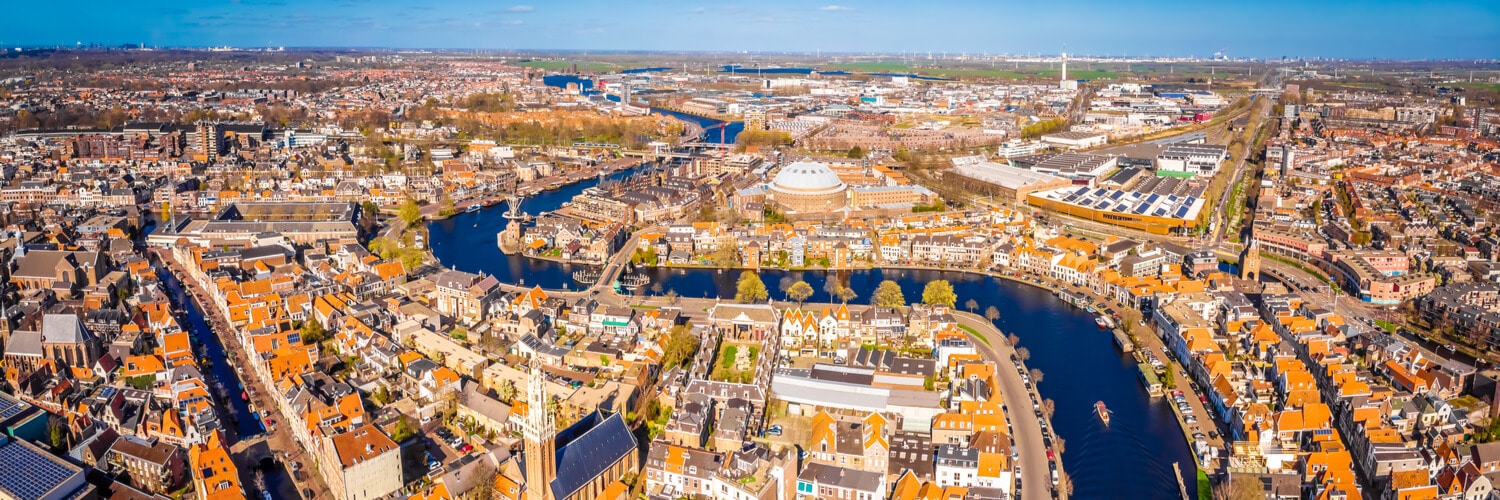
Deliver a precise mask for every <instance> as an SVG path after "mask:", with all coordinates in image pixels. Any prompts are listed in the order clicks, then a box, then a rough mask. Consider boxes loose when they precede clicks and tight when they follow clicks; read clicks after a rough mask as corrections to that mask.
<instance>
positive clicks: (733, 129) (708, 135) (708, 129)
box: [651, 108, 745, 144]
mask: <svg viewBox="0 0 1500 500" xmlns="http://www.w3.org/2000/svg"><path fill="white" fill-rule="evenodd" d="M651 113H652V114H662V115H667V116H670V117H672V118H676V119H678V120H682V121H685V122H692V123H695V124H697V125H698V126H699V127H703V131H704V132H703V134H704V137H703V140H704V142H707V143H710V144H734V139H735V138H736V137H739V135H740V132H743V131H744V130H745V122H728V123H729V125H727V126H725V127H724V130H723V133H722V134H721V133H720V130H719V126H720V125H721V124H723V123H725V122H724V121H722V120H715V119H713V118H704V117H701V116H693V115H690V114H687V113H678V112H676V111H672V110H669V109H661V108H651Z"/></svg>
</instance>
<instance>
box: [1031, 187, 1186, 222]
mask: <svg viewBox="0 0 1500 500" xmlns="http://www.w3.org/2000/svg"><path fill="white" fill-rule="evenodd" d="M1171 180H1172V181H1174V182H1169V183H1166V184H1165V185H1157V186H1155V187H1157V188H1158V189H1153V190H1139V191H1137V190H1132V191H1121V190H1117V189H1107V188H1088V187H1080V188H1065V189H1059V190H1056V191H1052V192H1048V193H1044V194H1042V196H1046V197H1048V198H1051V199H1054V200H1059V201H1062V202H1064V203H1069V204H1072V205H1077V206H1080V207H1087V208H1091V209H1094V210H1099V211H1106V212H1115V213H1122V214H1132V215H1150V216H1154V217H1171V218H1176V219H1184V218H1190V217H1189V216H1191V215H1196V212H1195V211H1194V210H1193V209H1194V206H1195V205H1199V204H1201V203H1200V200H1199V199H1198V197H1197V196H1192V195H1188V194H1187V193H1185V192H1179V193H1176V194H1173V191H1177V189H1176V188H1178V187H1180V184H1179V183H1178V182H1175V181H1177V179H1171ZM1162 188H1166V189H1165V191H1166V192H1162V191H1161V189H1162ZM1178 194H1182V196H1178Z"/></svg>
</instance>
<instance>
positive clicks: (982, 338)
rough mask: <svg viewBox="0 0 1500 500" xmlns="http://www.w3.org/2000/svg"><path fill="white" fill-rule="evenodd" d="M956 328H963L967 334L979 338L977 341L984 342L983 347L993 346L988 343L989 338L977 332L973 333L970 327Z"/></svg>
mask: <svg viewBox="0 0 1500 500" xmlns="http://www.w3.org/2000/svg"><path fill="white" fill-rule="evenodd" d="M958 327H959V328H963V329H964V331H966V332H969V333H971V334H973V335H974V336H975V337H979V340H981V341H983V342H984V345H994V344H991V343H990V338H989V337H986V336H984V334H982V333H979V332H978V331H975V330H974V329H973V328H972V327H970V326H969V325H958Z"/></svg>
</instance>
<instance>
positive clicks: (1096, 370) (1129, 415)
mask: <svg viewBox="0 0 1500 500" xmlns="http://www.w3.org/2000/svg"><path fill="white" fill-rule="evenodd" d="M591 182H592V181H591ZM585 184H587V183H585ZM583 187H587V186H583ZM575 189H576V190H581V189H582V187H575ZM565 192H576V191H573V190H568V189H564V190H559V191H554V192H550V193H543V195H541V196H538V197H536V198H532V199H528V200H527V201H526V202H525V203H524V204H523V207H524V208H526V210H527V211H528V212H529V213H535V211H536V210H549V209H554V208H555V207H556V206H559V205H561V203H562V202H563V201H566V199H567V198H571V195H567V196H566V198H562V196H563V195H564V194H565ZM504 223H505V219H503V218H502V217H500V210H493V209H492V210H485V211H481V212H479V213H475V214H461V215H459V216H456V217H454V218H452V219H449V220H446V221H439V222H433V223H431V224H429V225H428V228H429V230H430V232H431V241H432V243H433V250H434V253H435V254H436V255H437V256H438V258H440V259H442V262H443V264H444V265H447V266H453V267H456V268H458V269H460V270H464V271H469V272H480V271H483V272H485V273H488V274H492V275H495V276H496V277H497V278H498V279H500V280H501V281H502V282H507V283H525V284H526V285H540V286H542V287H543V288H547V289H553V290H562V289H564V288H565V287H566V288H567V289H577V288H578V285H576V284H574V283H572V279H571V273H572V271H573V270H575V269H579V268H581V267H582V266H569V265H565V264H558V263H554V262H547V261H540V260H536V259H528V258H524V257H519V256H506V255H503V254H501V253H500V251H499V249H498V248H496V246H495V233H496V232H499V231H501V230H502V229H503V228H504ZM642 271H643V272H645V273H646V274H647V275H648V276H650V277H651V279H652V285H651V286H650V287H648V288H647V289H645V290H643V291H644V292H645V293H650V294H654V295H661V294H665V293H667V292H675V293H676V294H677V295H679V296H682V297H702V298H712V297H723V298H725V299H729V298H732V297H733V296H734V293H735V281H736V280H737V279H738V277H739V275H740V273H741V271H738V270H725V271H722V272H720V271H718V270H713V269H667V268H652V269H643V270H642ZM760 276H761V279H762V281H764V282H765V283H766V287H767V288H768V289H769V290H770V293H771V297H772V298H773V299H777V300H782V299H784V298H785V292H784V291H783V290H784V289H785V287H786V286H789V285H790V284H791V283H793V282H796V281H798V280H802V281H806V282H807V283H808V284H809V285H811V286H812V288H813V290H815V293H814V295H813V297H812V298H811V299H809V301H810V302H830V301H833V299H832V298H831V297H830V295H829V293H828V292H827V291H825V290H824V287H825V284H826V283H827V281H828V280H829V279H836V280H839V281H841V282H844V283H846V285H847V286H849V287H850V288H852V289H853V290H854V291H855V292H857V293H858V294H859V297H858V298H856V299H854V302H856V303H868V301H869V298H870V295H871V294H872V293H873V292H874V290H875V288H876V286H878V285H879V283H880V282H881V281H883V280H886V279H890V280H894V281H895V282H896V283H897V284H899V285H901V288H902V290H903V291H904V292H905V294H906V298H907V300H909V301H913V302H915V301H920V300H921V294H922V289H923V287H924V286H926V284H927V283H928V282H930V281H932V280H937V279H946V280H948V281H949V282H951V283H952V284H953V287H954V291H955V292H956V293H957V295H958V303H959V305H960V307H962V306H963V304H964V303H965V302H967V301H968V300H969V299H974V300H975V301H976V302H977V303H978V308H977V309H976V312H979V313H982V312H983V311H984V310H985V309H986V308H988V307H990V306H994V307H995V308H996V309H998V310H999V311H1000V320H999V321H997V325H998V326H999V327H1000V329H1001V330H1003V331H1005V332H1006V333H1014V334H1015V335H1016V336H1018V337H1020V339H1021V344H1020V345H1021V346H1023V347H1026V348H1027V349H1028V350H1030V351H1031V359H1030V361H1028V363H1027V364H1028V366H1030V367H1032V368H1037V369H1040V370H1041V371H1042V373H1043V375H1044V376H1043V378H1042V382H1041V383H1040V384H1038V390H1039V391H1040V392H1041V395H1042V397H1044V398H1050V399H1052V400H1053V401H1054V403H1055V404H1056V408H1057V410H1056V413H1055V414H1054V416H1053V418H1052V423H1053V425H1054V426H1055V428H1056V430H1057V433H1058V435H1059V436H1061V437H1062V438H1063V440H1064V441H1065V442H1066V446H1065V451H1064V453H1063V464H1064V466H1065V467H1066V469H1067V471H1068V473H1069V474H1070V475H1072V476H1073V485H1074V495H1075V496H1074V498H1079V499H1090V498H1120V497H1121V496H1122V494H1123V495H1124V496H1128V497H1131V498H1163V499H1166V498H1176V497H1177V482H1176V477H1175V476H1174V474H1173V472H1172V463H1173V462H1176V463H1178V464H1179V465H1180V466H1181V467H1182V471H1183V475H1184V477H1185V478H1186V479H1187V481H1189V484H1188V486H1189V488H1188V491H1189V492H1190V494H1196V487H1195V485H1194V483H1192V481H1193V480H1194V479H1193V478H1194V476H1193V471H1195V470H1197V469H1196V465H1195V464H1194V462H1193V458H1192V455H1191V452H1190V450H1189V449H1188V445H1187V442H1186V440H1185V439H1184V438H1183V435H1182V431H1181V429H1180V428H1179V427H1178V424H1177V420H1176V419H1175V418H1174V416H1173V414H1172V412H1171V408H1170V407H1169V406H1168V403H1167V402H1166V401H1165V400H1163V399H1161V398H1155V399H1153V398H1151V397H1150V396H1149V395H1148V394H1147V393H1146V390H1145V388H1143V387H1142V385H1141V383H1140V381H1139V377H1138V375H1137V370H1136V364H1135V361H1134V359H1133V358H1131V357H1130V356H1128V355H1126V354H1123V353H1121V352H1120V351H1119V350H1118V349H1117V348H1116V347H1115V345H1114V341H1113V339H1112V337H1111V335H1110V334H1109V332H1107V331H1104V330H1100V329H1099V328H1098V327H1097V326H1096V325H1095V324H1094V319H1093V317H1092V316H1091V315H1089V314H1088V313H1086V312H1085V311H1082V310H1079V309H1075V308H1072V307H1070V306H1068V305H1065V304H1063V303H1062V301H1060V300H1057V299H1056V298H1055V297H1054V296H1053V295H1052V294H1051V293H1050V292H1049V291H1047V290H1045V289H1042V288H1038V287H1035V286H1031V285H1028V284H1023V283H1019V282H1015V281H1011V280H1004V279H999V278H994V277H990V276H984V275H977V274H971V273H962V272H957V271H924V270H897V269H889V270H883V269H871V270H860V271H842V272H825V271H782V270H761V271H760ZM1097 401H1104V402H1105V404H1106V405H1108V406H1109V408H1110V410H1111V411H1112V412H1113V416H1112V418H1111V420H1110V425H1109V426H1108V427H1105V426H1103V425H1101V424H1100V422H1099V420H1098V419H1097V418H1096V417H1095V416H1094V410H1093V408H1094V403H1095V402H1097Z"/></svg>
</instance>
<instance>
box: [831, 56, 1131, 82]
mask: <svg viewBox="0 0 1500 500" xmlns="http://www.w3.org/2000/svg"><path fill="white" fill-rule="evenodd" d="M822 69H825V70H843V71H852V72H855V73H914V74H918V75H925V76H936V77H941V78H997V79H1009V80H1024V79H1027V78H1043V79H1047V78H1057V77H1058V76H1060V75H1059V73H1061V70H1058V69H1051V68H1035V67H1032V68H1014V67H1012V68H1004V67H990V68H985V67H962V68H924V67H920V65H914V64H907V63H903V62H900V61H872V62H855V63H841V64H827V65H823V66H822ZM1120 75H1121V74H1120V73H1117V72H1114V71H1101V70H1086V69H1074V70H1069V71H1068V76H1069V77H1072V78H1077V79H1083V80H1092V79H1099V78H1119V77H1120Z"/></svg>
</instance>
